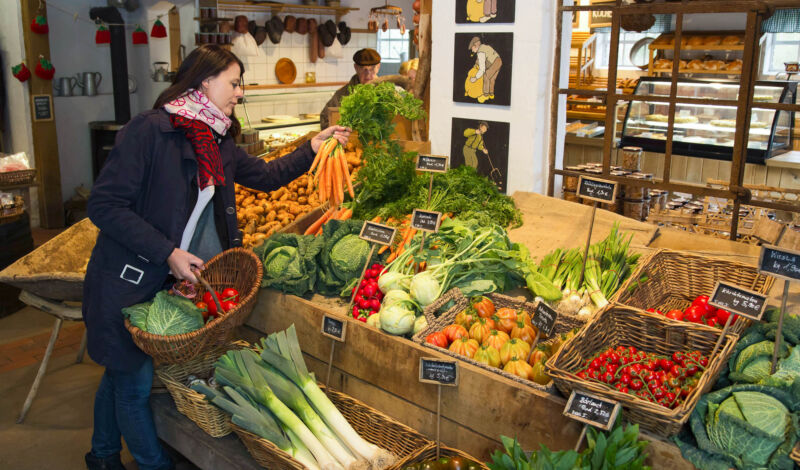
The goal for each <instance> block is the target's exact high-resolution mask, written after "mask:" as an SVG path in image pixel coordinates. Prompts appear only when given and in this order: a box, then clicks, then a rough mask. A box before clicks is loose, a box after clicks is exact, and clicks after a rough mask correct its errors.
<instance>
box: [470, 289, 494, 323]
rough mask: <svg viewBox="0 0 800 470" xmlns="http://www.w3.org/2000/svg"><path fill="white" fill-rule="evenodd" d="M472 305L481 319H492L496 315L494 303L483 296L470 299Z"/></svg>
mask: <svg viewBox="0 0 800 470" xmlns="http://www.w3.org/2000/svg"><path fill="white" fill-rule="evenodd" d="M470 304H472V308H474V309H475V311H476V312H477V313H478V316H479V317H481V318H491V317H492V315H494V303H493V302H492V301H491V299H489V298H488V297H484V296H482V295H479V296H477V297H473V298H472V299H470Z"/></svg>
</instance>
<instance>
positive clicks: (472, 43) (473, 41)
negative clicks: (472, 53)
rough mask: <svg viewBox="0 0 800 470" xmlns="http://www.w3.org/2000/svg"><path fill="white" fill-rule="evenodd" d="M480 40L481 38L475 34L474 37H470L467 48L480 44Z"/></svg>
mask: <svg viewBox="0 0 800 470" xmlns="http://www.w3.org/2000/svg"><path fill="white" fill-rule="evenodd" d="M480 42H481V38H479V37H478V36H475V37H474V38H472V39H471V40H470V41H469V49H472V48H473V47H475V46H477V45H478V44H480Z"/></svg>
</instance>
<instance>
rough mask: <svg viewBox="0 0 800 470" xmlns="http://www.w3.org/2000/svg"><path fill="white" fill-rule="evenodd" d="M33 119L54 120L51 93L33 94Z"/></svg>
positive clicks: (37, 120)
mask: <svg viewBox="0 0 800 470" xmlns="http://www.w3.org/2000/svg"><path fill="white" fill-rule="evenodd" d="M31 102H32V103H33V120H34V121H36V122H39V121H52V120H53V97H52V96H50V95H32V96H31Z"/></svg>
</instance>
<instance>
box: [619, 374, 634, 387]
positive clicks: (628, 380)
mask: <svg viewBox="0 0 800 470" xmlns="http://www.w3.org/2000/svg"><path fill="white" fill-rule="evenodd" d="M631 380H632V379H631V376H630V375H628V374H625V373H623V374H622V375H621V376H620V377H619V381H620V383H622V384H625V385H630V383H631Z"/></svg>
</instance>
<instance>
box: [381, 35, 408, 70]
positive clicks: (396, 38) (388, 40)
mask: <svg viewBox="0 0 800 470" xmlns="http://www.w3.org/2000/svg"><path fill="white" fill-rule="evenodd" d="M378 53H379V54H380V55H381V62H389V63H392V62H394V63H398V64H399V63H401V62H404V61H406V60H408V31H406V33H405V34H400V30H399V29H390V30H387V31H386V32H384V31H380V30H379V31H378Z"/></svg>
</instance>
